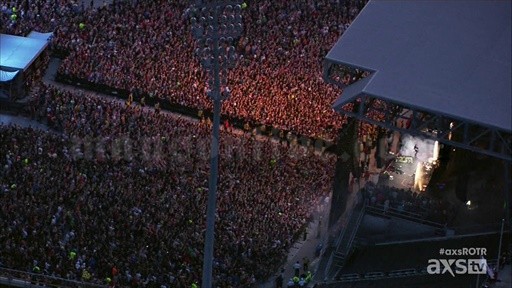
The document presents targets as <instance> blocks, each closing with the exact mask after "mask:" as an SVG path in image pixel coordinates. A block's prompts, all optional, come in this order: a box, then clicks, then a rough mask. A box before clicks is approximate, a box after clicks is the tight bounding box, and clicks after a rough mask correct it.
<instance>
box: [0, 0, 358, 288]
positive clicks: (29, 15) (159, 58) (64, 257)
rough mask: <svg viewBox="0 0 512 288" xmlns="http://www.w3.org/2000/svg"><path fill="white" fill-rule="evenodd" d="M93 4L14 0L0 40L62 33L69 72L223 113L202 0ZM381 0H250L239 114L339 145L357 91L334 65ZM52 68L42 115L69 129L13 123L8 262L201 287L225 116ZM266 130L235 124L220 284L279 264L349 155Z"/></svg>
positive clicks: (4, 179) (237, 74) (224, 185)
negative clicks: (346, 39)
mask: <svg viewBox="0 0 512 288" xmlns="http://www.w3.org/2000/svg"><path fill="white" fill-rule="evenodd" d="M83 3H84V1H81V2H80V3H79V1H69V0H37V1H27V0H10V1H9V0H0V33H7V34H15V35H21V36H26V35H27V34H28V33H29V32H30V31H33V30H36V31H40V32H54V38H53V39H52V42H51V47H52V49H56V50H59V51H65V52H67V53H69V55H68V56H67V57H66V58H65V59H64V60H63V62H62V64H61V66H60V68H59V74H62V75H64V76H67V77H72V78H79V79H85V80H87V81H89V82H91V83H94V84H103V85H107V86H110V87H112V88H117V89H123V90H127V91H131V92H134V91H135V92H134V93H132V99H133V100H134V101H135V102H141V100H142V99H141V97H149V98H153V99H158V101H169V102H170V103H175V104H180V105H183V106H186V107H190V108H193V109H198V110H209V109H211V103H210V100H209V99H208V98H207V97H206V93H205V92H206V91H207V89H208V87H207V84H206V82H207V79H206V75H205V73H204V71H203V69H202V68H201V67H200V64H199V61H198V59H197V57H196V55H194V39H193V38H192V35H191V33H190V29H189V28H190V27H189V26H190V25H189V16H190V15H189V14H190V1H188V0H178V1H164V0H155V1H114V3H115V4H114V5H110V6H107V5H105V6H103V7H101V8H93V7H92V6H93V5H92V1H91V5H90V7H89V6H87V7H85V6H84V4H83ZM365 3H366V1H364V0H355V1H338V0H320V1H312V0H305V1H296V2H293V3H290V2H289V1H284V0H278V1H268V0H265V1H257V2H252V1H251V2H246V5H244V9H243V10H242V15H243V27H244V32H243V33H242V35H241V36H240V37H239V38H238V39H236V41H235V43H234V44H235V45H236V49H237V59H236V66H235V67H234V68H232V69H231V71H230V74H229V80H228V84H227V85H228V86H229V88H230V90H231V97H230V98H229V99H228V100H226V101H224V103H223V108H222V109H223V111H222V112H223V114H224V115H227V116H230V117H234V118H238V119H244V120H246V121H250V122H253V123H259V124H262V125H268V126H273V127H276V128H278V129H282V130H286V131H292V132H294V133H296V134H302V135H306V136H309V137H315V138H323V139H326V140H333V139H334V138H336V136H337V135H336V134H337V132H338V130H339V129H340V127H341V126H342V125H343V118H342V117H341V116H340V115H339V114H338V113H335V112H334V111H333V110H332V109H331V103H332V102H333V101H334V99H335V98H336V97H338V96H339V94H340V93H341V90H339V89H338V88H336V87H333V86H329V85H327V84H325V83H324V82H323V80H322V75H321V71H322V69H321V60H322V58H323V56H325V54H326V53H327V51H328V50H329V49H330V48H331V47H332V45H333V44H334V43H335V41H336V40H337V39H338V38H339V36H340V35H341V33H343V31H344V30H345V29H346V28H347V27H348V25H349V24H350V22H351V21H352V20H353V19H354V17H355V16H356V15H357V13H358V12H359V10H360V9H361V8H362V7H363V6H364V4H365ZM89 8H90V9H89ZM45 63H47V59H45ZM38 71H39V70H38ZM41 71H42V70H41ZM41 71H39V72H38V73H35V74H34V75H35V76H34V78H33V79H34V80H33V81H30V82H34V83H31V85H30V86H31V87H32V88H33V89H32V91H31V92H30V93H31V101H32V104H31V106H30V107H31V113H32V114H33V115H34V116H35V117H36V118H37V119H38V120H40V121H43V122H45V123H47V124H48V126H49V127H51V128H52V129H53V130H54V131H56V132H55V133H47V132H42V131H37V130H34V129H23V128H20V127H4V126H0V167H2V169H1V170H0V201H1V202H2V203H4V204H5V205H2V207H1V208H0V216H1V217H0V221H1V226H2V227H5V229H2V230H0V243H1V244H2V247H3V249H2V250H0V264H1V265H2V266H4V267H9V268H14V269H20V270H25V271H32V272H34V273H40V274H45V275H53V276H57V277H64V278H67V279H76V280H80V281H87V282H94V283H110V284H111V285H114V284H120V285H121V286H128V285H132V286H134V287H139V286H145V287H187V286H190V285H193V284H194V283H198V282H199V281H200V274H201V268H202V267H201V266H202V247H203V245H204V243H203V234H204V230H205V227H204V225H205V221H204V220H205V219H204V215H205V210H206V195H207V190H208V188H207V187H208V181H207V179H208V171H209V169H208V164H209V149H210V142H209V139H210V127H209V125H211V123H210V122H208V121H204V122H202V121H201V122H197V123H196V122H193V121H192V122H191V121H190V119H184V118H180V117H177V116H172V115H170V114H166V113H159V111H158V109H156V110H152V109H146V108H142V107H141V106H140V105H137V104H135V103H132V101H130V103H128V104H125V103H120V102H116V101H109V100H105V99H103V98H98V97H95V96H92V95H89V94H76V93H72V92H67V91H64V90H61V89H59V88H56V87H51V86H46V85H43V84H40V83H39V84H38V83H36V82H38V81H39V79H40V77H41V74H42V73H41ZM349 78H350V77H348V79H344V81H345V80H346V81H350V79H349ZM133 96H135V97H133ZM158 101H157V102H158ZM227 130H229V129H227ZM253 136H254V135H252V136H251V135H250V134H244V135H243V136H240V135H235V134H233V133H231V132H228V131H224V132H222V137H221V141H222V145H221V161H220V179H219V189H218V191H219V194H218V200H217V203H218V204H217V206H218V211H217V215H216V216H217V224H216V225H217V226H216V234H215V235H216V239H215V262H214V269H215V273H214V275H215V283H216V286H217V287H252V286H254V285H255V283H256V282H258V281H263V280H266V279H267V278H268V276H269V275H270V274H272V273H273V272H275V271H276V270H277V268H278V267H279V265H280V264H282V261H283V260H284V257H285V255H286V253H287V251H288V248H290V246H291V244H292V243H293V242H294V241H295V240H296V239H297V237H298V233H299V231H301V229H303V228H304V226H305V225H306V223H307V221H308V219H309V218H310V217H311V215H312V213H313V211H314V207H316V203H317V202H318V201H321V200H322V198H323V197H325V196H326V193H328V191H329V190H330V185H331V184H332V181H333V179H332V177H333V175H334V171H333V169H334V157H332V156H330V155H323V156H318V155H315V154H314V153H313V152H312V151H308V150H307V149H306V150H303V148H300V147H296V146H294V145H291V146H290V145H281V144H279V143H274V142H272V141H270V140H268V141H260V140H256V139H255V138H254V137H253Z"/></svg>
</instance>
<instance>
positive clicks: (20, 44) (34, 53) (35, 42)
mask: <svg viewBox="0 0 512 288" xmlns="http://www.w3.org/2000/svg"><path fill="white" fill-rule="evenodd" d="M47 45H48V41H47V40H45V39H38V38H29V37H20V36H14V35H7V34H0V67H1V68H2V69H4V70H25V69H27V68H28V67H29V66H30V64H32V62H33V61H34V60H35V59H36V58H37V57H38V56H39V54H41V52H42V51H43V50H44V49H45V48H46V46H47Z"/></svg>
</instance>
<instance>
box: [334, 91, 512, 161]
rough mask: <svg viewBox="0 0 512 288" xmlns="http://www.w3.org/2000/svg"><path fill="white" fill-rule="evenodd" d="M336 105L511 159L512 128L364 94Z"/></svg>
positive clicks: (354, 113)
mask: <svg viewBox="0 0 512 288" xmlns="http://www.w3.org/2000/svg"><path fill="white" fill-rule="evenodd" d="M354 107H357V110H356V109H355V108H354ZM334 109H335V110H336V111H338V112H339V113H341V114H343V115H347V116H349V117H355V118H357V119H359V120H360V121H365V122H368V123H371V124H374V125H377V126H380V127H384V128H387V129H390V130H394V131H398V132H400V133H403V134H410V135H415V136H423V137H426V138H430V139H434V140H437V141H439V142H440V143H444V144H447V145H451V146H454V147H458V148H462V149H467V150H470V151H474V152H477V153H481V154H485V155H489V156H492V157H496V158H499V159H503V160H506V161H508V162H512V148H511V145H512V133H511V131H505V130H503V129H498V128H495V127H488V126H485V125H482V124H479V123H476V122H472V121H470V120H467V119H461V118H456V117H452V116H448V115H443V114H441V113H439V112H435V111H427V110H426V109H422V108H417V107H412V106H407V105H404V104H402V103H396V102H393V101H389V100H387V99H380V98H379V97H374V96H371V95H365V94H358V95H356V96H354V97H351V99H347V101H344V102H342V103H340V104H338V106H336V107H334Z"/></svg>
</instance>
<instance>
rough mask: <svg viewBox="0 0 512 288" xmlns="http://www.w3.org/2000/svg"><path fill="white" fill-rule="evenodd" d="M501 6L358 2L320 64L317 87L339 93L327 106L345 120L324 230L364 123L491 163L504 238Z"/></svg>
mask: <svg viewBox="0 0 512 288" xmlns="http://www.w3.org/2000/svg"><path fill="white" fill-rule="evenodd" d="M511 8H512V5H511V2H510V1H405V0H399V1H373V0H372V1H369V2H368V3H367V5H366V6H365V7H364V9H363V10H362V11H361V12H360V14H359V15H358V17H357V18H356V19H355V20H354V22H353V23H352V24H351V26H350V27H349V28H348V29H347V30H346V31H345V33H344V34H343V35H342V37H341V38H340V39H339V40H338V42H337V43H336V44H335V45H334V47H333V48H332V49H331V50H330V51H329V53H328V54H327V56H326V57H325V60H324V63H323V78H324V80H325V81H326V82H327V83H330V84H334V85H337V86H339V87H341V88H342V89H343V93H342V95H341V96H340V97H339V98H338V99H337V100H336V101H335V103H334V104H333V108H334V109H335V110H336V111H338V112H339V113H340V114H342V115H344V116H345V117H347V119H348V121H347V123H348V124H347V125H345V127H344V129H343V131H342V132H341V135H340V140H343V141H344V142H345V143H343V141H340V142H339V144H338V146H339V151H338V155H340V156H341V157H339V160H338V165H337V172H336V173H337V175H336V177H337V178H336V182H337V183H335V184H334V192H333V203H332V206H331V215H334V216H332V217H331V219H330V225H333V224H334V223H335V222H336V220H337V218H338V217H339V216H340V215H341V213H342V212H340V210H344V209H345V204H346V203H344V201H346V196H345V194H346V193H348V191H347V188H346V186H347V184H348V179H349V173H353V174H354V175H358V172H357V170H358V168H357V167H356V166H357V165H355V164H354V163H355V162H356V161H354V159H355V158H356V157H355V156H354V155H353V154H354V153H351V151H352V147H353V145H354V139H355V136H354V135H355V133H354V131H355V129H356V128H355V127H357V123H358V121H364V122H368V123H371V124H373V125H377V126H379V127H382V128H383V129H387V130H390V131H398V132H400V133H401V134H402V135H403V134H410V135H415V136H421V137H425V138H430V139H434V140H437V141H439V143H443V144H445V145H447V146H449V147H457V148H462V149H465V150H469V151H473V152H476V153H480V154H483V155H487V156H491V157H494V158H495V159H500V162H501V163H502V164H503V171H504V175H505V179H506V181H505V182H506V184H505V191H504V193H505V195H504V198H505V201H506V203H507V208H508V209H507V212H506V214H507V215H506V216H505V217H506V218H507V219H506V223H507V229H508V230H509V233H510V231H512V226H510V223H511V221H510V215H511V210H512V209H511V205H510V200H511V196H510V189H511V176H510V171H511V170H512V169H511V164H512V148H511V146H512V116H511V115H512V111H511V110H512V108H511V107H512V92H511V91H512V89H511V78H512V74H511V71H512V66H511V62H512V57H511V47H512V45H511V34H512V31H511V27H512V23H511V19H512V13H511V11H512V9H511ZM347 71H348V72H350V74H351V75H352V77H351V79H352V81H351V83H350V84H349V85H347V84H346V83H347V82H343V81H342V78H343V76H344V75H345V74H346V73H347ZM404 122H405V123H407V124H406V125H403V123H404ZM400 123H402V124H400ZM344 151H345V152H344ZM507 179H508V180H507Z"/></svg>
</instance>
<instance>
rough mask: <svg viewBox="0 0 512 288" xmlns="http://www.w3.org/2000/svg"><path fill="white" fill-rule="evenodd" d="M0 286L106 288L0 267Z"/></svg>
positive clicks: (105, 287)
mask: <svg viewBox="0 0 512 288" xmlns="http://www.w3.org/2000/svg"><path fill="white" fill-rule="evenodd" d="M0 286H2V287H4V286H9V287H52V288H61V287H62V288H63V287H80V288H107V287H108V286H107V285H100V284H94V283H87V282H82V281H76V280H70V279H65V278H60V277H54V276H50V275H44V274H40V273H31V272H26V271H21V270H15V269H9V268H2V267H0Z"/></svg>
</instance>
